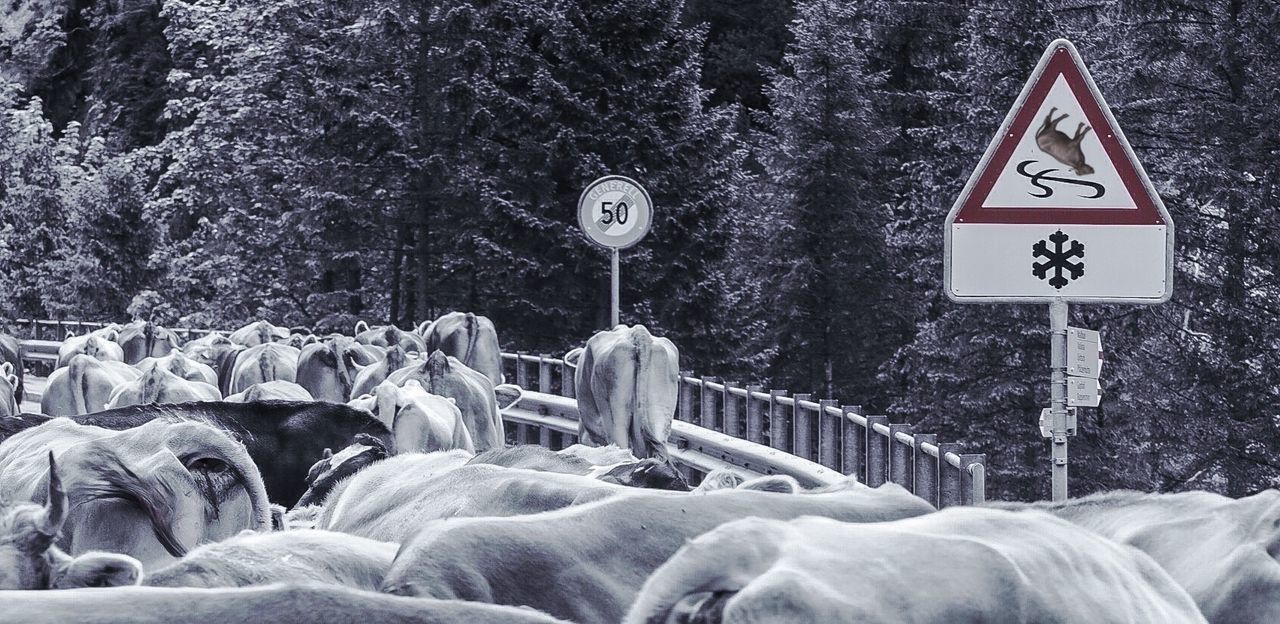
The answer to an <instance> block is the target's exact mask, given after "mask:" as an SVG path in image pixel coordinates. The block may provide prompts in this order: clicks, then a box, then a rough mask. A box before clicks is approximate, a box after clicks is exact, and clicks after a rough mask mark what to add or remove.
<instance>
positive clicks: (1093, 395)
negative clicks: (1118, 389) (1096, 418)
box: [1067, 377, 1102, 407]
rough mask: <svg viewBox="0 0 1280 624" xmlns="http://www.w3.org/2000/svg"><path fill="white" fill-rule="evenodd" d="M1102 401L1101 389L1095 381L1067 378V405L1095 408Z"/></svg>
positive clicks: (1084, 378)
mask: <svg viewBox="0 0 1280 624" xmlns="http://www.w3.org/2000/svg"><path fill="white" fill-rule="evenodd" d="M1101 401H1102V387H1101V386H1100V385H1099V384H1098V380H1097V379H1090V378H1088V377H1067V405H1070V406H1071V407H1097V406H1098V403H1100V402H1101Z"/></svg>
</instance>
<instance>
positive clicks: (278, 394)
mask: <svg viewBox="0 0 1280 624" xmlns="http://www.w3.org/2000/svg"><path fill="white" fill-rule="evenodd" d="M223 400H224V401H227V402H228V403H251V402H256V401H314V400H315V398H314V397H312V396H311V393H310V392H307V389H306V388H303V387H302V386H299V385H298V384H296V383H293V382H292V381H283V380H280V379H277V380H275V381H268V382H264V383H258V384H253V385H252V386H249V387H248V388H246V389H245V390H244V392H238V393H236V394H233V395H231V396H229V397H226V398H225V399H223Z"/></svg>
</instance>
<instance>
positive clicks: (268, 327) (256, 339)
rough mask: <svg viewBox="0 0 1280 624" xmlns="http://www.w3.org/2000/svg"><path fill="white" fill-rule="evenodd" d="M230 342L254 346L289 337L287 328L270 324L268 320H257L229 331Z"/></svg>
mask: <svg viewBox="0 0 1280 624" xmlns="http://www.w3.org/2000/svg"><path fill="white" fill-rule="evenodd" d="M227 338H228V339H229V340H231V342H234V343H236V344H238V345H244V346H246V347H256V346H258V345H264V344H268V343H272V342H279V341H282V340H288V339H289V328H287V327H277V326H275V325H272V324H271V322H270V321H258V322H256V323H249V324H248V325H245V326H244V327H241V328H240V329H237V330H235V331H233V332H231V335H230V336H228V337H227Z"/></svg>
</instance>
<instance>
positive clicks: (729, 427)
mask: <svg viewBox="0 0 1280 624" xmlns="http://www.w3.org/2000/svg"><path fill="white" fill-rule="evenodd" d="M737 385H738V384H737V383H735V382H732V381H726V382H724V392H723V393H722V396H721V397H720V404H721V405H723V406H724V432H725V435H729V436H733V437H735V438H741V437H742V426H741V425H742V423H741V422H739V418H740V414H741V413H742V412H741V410H739V409H738V397H736V396H734V395H733V390H732V389H733V388H734V387H736V386H737Z"/></svg>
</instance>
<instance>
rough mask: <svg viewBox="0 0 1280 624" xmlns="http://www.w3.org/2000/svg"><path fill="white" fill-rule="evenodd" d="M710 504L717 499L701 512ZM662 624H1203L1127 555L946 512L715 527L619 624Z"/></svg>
mask: <svg viewBox="0 0 1280 624" xmlns="http://www.w3.org/2000/svg"><path fill="white" fill-rule="evenodd" d="M715 496H723V494H719V495H711V496H708V498H714V497H715ZM851 587H856V588H857V589H856V591H850V588H851ZM704 618H705V619H704ZM672 621H679V622H703V621H715V622H723V623H724V624H745V623H747V622H918V623H920V624H929V623H937V624H947V623H950V622H1009V623H1010V624H1018V623H1025V624H1036V623H1039V622H1061V623H1063V624H1068V623H1078V624H1095V623H1097V624H1105V623H1109V622H1110V623H1115V624H1120V623H1122V622H1167V623H1169V624H1181V623H1185V624H1197V623H1200V622H1204V618H1203V617H1202V616H1201V615H1200V612H1199V611H1198V610H1197V609H1196V605H1195V603H1194V602H1192V600H1191V597H1190V596H1188V595H1187V593H1186V592H1185V591H1183V590H1182V588H1181V587H1178V585H1177V583H1175V582H1174V581H1173V579H1171V578H1169V575H1168V574H1166V573H1165V572H1164V571H1163V570H1161V569H1160V567H1159V566H1158V565H1156V563H1155V562H1154V561H1152V560H1151V558H1150V557H1148V556H1146V555H1145V554H1143V553H1142V552H1140V551H1138V550H1136V549H1133V548H1129V547H1126V546H1121V545H1119V544H1115V543H1113V542H1111V541H1108V540H1106V539H1105V538H1103V537H1101V536H1099V535H1097V534H1094V533H1091V532H1089V531H1087V530H1084V529H1081V528H1080V527H1077V526H1074V525H1072V524H1070V523H1068V522H1064V521H1062V520H1058V519H1056V518H1054V517H1052V516H1049V515H1048V514H1044V513H1025V514H1015V513H1010V512H1005V511H997V510H991V509H975V508H958V507H957V508H951V509H947V510H945V511H941V512H938V513H934V514H929V515H924V516H918V517H914V518H907V519H904V520H898V521H896V522H884V523H878V524H850V523H845V522H839V521H836V520H832V519H828V518H800V519H796V520H790V521H785V520H774V519H766V518H746V519H743V520H737V521H735V522H730V523H727V524H724V525H721V526H720V527H719V528H716V529H715V530H713V531H711V532H709V533H706V534H704V535H702V536H701V537H697V538H695V539H694V540H693V541H691V542H689V543H688V544H686V545H685V546H684V547H682V548H681V549H680V551H679V552H677V553H676V554H675V555H674V556H672V557H671V559H669V560H668V561H667V562H666V563H664V564H663V565H662V567H660V568H658V569H657V571H655V572H654V573H653V575H652V576H650V577H649V579H648V580H647V581H646V582H645V584H644V588H643V589H642V590H641V591H640V596H639V598H637V600H636V601H635V603H634V604H632V606H631V609H630V612H629V613H628V615H627V617H626V619H625V620H624V622H625V623H626V624H650V623H660V622H672Z"/></svg>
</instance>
